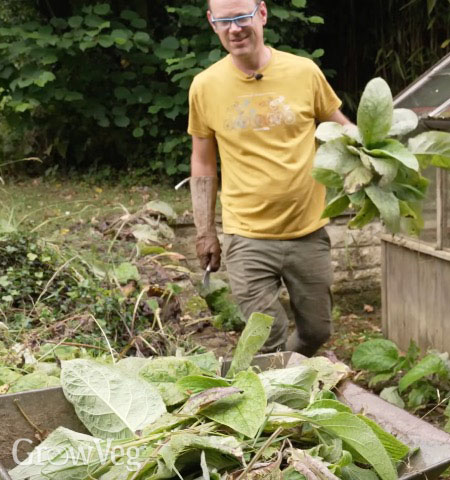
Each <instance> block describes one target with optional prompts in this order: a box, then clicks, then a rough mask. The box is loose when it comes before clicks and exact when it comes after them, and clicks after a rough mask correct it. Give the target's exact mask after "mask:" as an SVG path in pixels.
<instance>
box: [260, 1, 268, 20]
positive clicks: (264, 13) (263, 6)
mask: <svg viewBox="0 0 450 480" xmlns="http://www.w3.org/2000/svg"><path fill="white" fill-rule="evenodd" d="M259 14H260V15H261V18H262V21H263V25H266V24H267V17H268V12H267V5H266V2H264V1H261V3H260V4H259Z"/></svg>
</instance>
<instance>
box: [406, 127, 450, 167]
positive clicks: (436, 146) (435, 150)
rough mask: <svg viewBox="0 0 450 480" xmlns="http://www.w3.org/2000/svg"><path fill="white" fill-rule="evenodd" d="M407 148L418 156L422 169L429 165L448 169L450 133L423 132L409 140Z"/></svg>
mask: <svg viewBox="0 0 450 480" xmlns="http://www.w3.org/2000/svg"><path fill="white" fill-rule="evenodd" d="M408 147H409V149H410V150H411V152H413V153H414V154H416V155H418V157H419V159H420V161H421V166H422V168H425V167H426V166H427V165H429V164H430V163H432V164H433V165H434V166H436V167H442V168H450V133H447V132H435V131H432V132H424V133H421V134H420V135H417V137H414V138H410V139H409V141H408Z"/></svg>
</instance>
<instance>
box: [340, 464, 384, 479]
mask: <svg viewBox="0 0 450 480" xmlns="http://www.w3.org/2000/svg"><path fill="white" fill-rule="evenodd" d="M342 479H343V480H378V475H377V474H376V473H375V472H374V471H373V470H368V469H367V468H361V467H358V466H357V465H355V464H354V463H352V464H351V465H348V466H346V467H343V468H342Z"/></svg>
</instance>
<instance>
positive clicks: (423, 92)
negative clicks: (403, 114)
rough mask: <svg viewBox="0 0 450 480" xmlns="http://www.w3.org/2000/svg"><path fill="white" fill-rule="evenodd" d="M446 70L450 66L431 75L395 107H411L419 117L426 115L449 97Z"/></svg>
mask: <svg viewBox="0 0 450 480" xmlns="http://www.w3.org/2000/svg"><path fill="white" fill-rule="evenodd" d="M447 70H450V68H447V69H446V70H444V71H441V72H439V74H437V75H435V76H434V77H431V78H430V79H429V80H428V81H427V82H426V83H425V84H424V85H422V86H421V87H419V88H418V89H417V90H416V91H414V92H412V93H411V94H410V95H408V96H407V97H406V98H405V99H403V100H402V101H401V102H400V103H399V104H397V105H396V107H397V108H411V109H412V110H414V111H415V112H416V113H417V115H419V116H420V117H423V116H427V115H428V114H429V113H430V112H431V111H433V110H434V109H435V108H436V107H439V105H442V104H443V103H444V102H445V101H447V100H448V98H449V90H448V85H449V83H450V71H447Z"/></svg>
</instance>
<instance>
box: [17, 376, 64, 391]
mask: <svg viewBox="0 0 450 480" xmlns="http://www.w3.org/2000/svg"><path fill="white" fill-rule="evenodd" d="M59 385H60V381H59V378H56V377H53V376H51V375H47V374H46V373H44V372H35V373H29V374H28V375H24V376H23V377H20V378H18V379H17V380H16V381H15V382H14V383H13V384H12V385H11V387H10V388H9V390H8V393H18V392H26V391H29V390H38V389H40V388H48V387H56V386H59Z"/></svg>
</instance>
